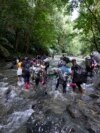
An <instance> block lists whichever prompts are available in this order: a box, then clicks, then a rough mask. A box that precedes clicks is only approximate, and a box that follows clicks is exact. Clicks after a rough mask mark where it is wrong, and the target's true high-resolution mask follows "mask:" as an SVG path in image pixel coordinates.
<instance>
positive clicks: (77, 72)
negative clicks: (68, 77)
mask: <svg viewBox="0 0 100 133" xmlns="http://www.w3.org/2000/svg"><path fill="white" fill-rule="evenodd" d="M71 70H72V88H73V91H74V92H75V91H76V87H78V90H79V92H80V93H81V94H82V93H83V89H82V87H81V84H82V83H84V82H86V79H87V77H86V73H85V72H82V68H81V67H80V66H79V65H78V64H77V63H76V60H75V59H73V60H72V67H71Z"/></svg>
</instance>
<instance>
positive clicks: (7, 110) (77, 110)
mask: <svg viewBox="0 0 100 133" xmlns="http://www.w3.org/2000/svg"><path fill="white" fill-rule="evenodd" d="M58 60H59V56H56V57H55V59H54V60H52V61H51V64H52V66H55V65H56V63H57V61H58ZM81 61H82V60H81V59H80V58H79V59H78V62H79V63H81ZM5 66H6V64H2V65H0V133H100V91H98V90H95V88H94V86H93V84H91V83H88V84H85V85H83V88H84V94H83V95H81V94H79V93H73V92H72V90H71V89H70V90H67V93H66V94H63V93H62V89H61V87H59V89H58V90H55V83H56V79H55V78H53V79H52V78H51V79H50V80H49V83H48V87H47V88H48V89H47V95H46V94H45V88H43V87H39V88H38V89H37V90H35V89H34V88H33V86H31V88H30V90H29V91H25V90H24V89H22V88H20V87H17V86H16V81H17V78H16V70H15V69H7V68H6V67H5Z"/></svg>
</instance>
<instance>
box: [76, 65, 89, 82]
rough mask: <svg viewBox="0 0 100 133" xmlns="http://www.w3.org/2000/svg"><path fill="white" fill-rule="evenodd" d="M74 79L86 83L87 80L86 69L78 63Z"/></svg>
mask: <svg viewBox="0 0 100 133" xmlns="http://www.w3.org/2000/svg"><path fill="white" fill-rule="evenodd" d="M74 81H75V82H80V83H86V81H87V73H86V71H85V70H84V69H83V68H82V67H80V66H78V65H77V67H76V68H75V69H74Z"/></svg>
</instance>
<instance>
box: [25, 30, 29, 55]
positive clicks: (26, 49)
mask: <svg viewBox="0 0 100 133" xmlns="http://www.w3.org/2000/svg"><path fill="white" fill-rule="evenodd" d="M25 46H26V47H25V53H26V55H27V54H28V52H29V34H28V33H25Z"/></svg>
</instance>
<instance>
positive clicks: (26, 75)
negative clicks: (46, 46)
mask: <svg viewBox="0 0 100 133" xmlns="http://www.w3.org/2000/svg"><path fill="white" fill-rule="evenodd" d="M52 60H53V59H52ZM16 64H17V76H18V81H17V85H18V86H24V88H25V89H26V90H29V89H30V84H33V89H34V88H35V89H37V88H38V86H39V85H40V87H41V86H46V85H47V84H48V82H49V81H48V79H49V78H48V77H50V76H51V77H52V78H53V77H56V85H55V90H57V89H58V87H59V85H60V84H61V88H62V92H63V93H66V88H67V86H70V87H71V88H72V89H73V91H74V92H76V91H78V92H80V93H81V94H82V93H83V89H82V87H81V84H82V83H86V82H87V77H88V76H93V70H94V68H95V67H97V62H96V61H95V60H94V58H93V56H91V57H90V58H86V59H85V68H83V67H82V66H80V65H79V64H77V61H76V59H72V60H70V59H69V58H68V57H65V56H64V55H63V56H62V57H61V58H60V59H59V61H58V64H57V65H56V67H55V66H54V67H51V60H50V59H49V57H47V56H40V55H38V56H36V57H34V58H31V59H30V58H28V57H25V58H24V59H21V58H18V59H17V60H16ZM68 64H70V65H68ZM49 67H50V68H49ZM89 73H90V75H89ZM69 77H70V84H69V83H68V78H69ZM47 89H48V88H47Z"/></svg>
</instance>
